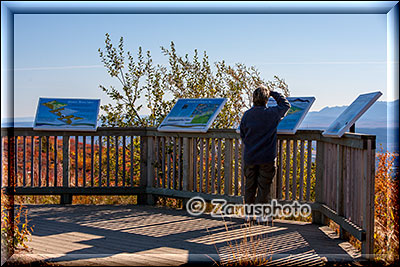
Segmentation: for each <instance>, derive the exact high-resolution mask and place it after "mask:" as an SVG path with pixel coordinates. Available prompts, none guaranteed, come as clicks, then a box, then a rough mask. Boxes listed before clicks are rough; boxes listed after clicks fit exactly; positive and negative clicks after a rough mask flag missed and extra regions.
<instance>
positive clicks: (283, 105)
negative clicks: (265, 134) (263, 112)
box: [270, 91, 290, 118]
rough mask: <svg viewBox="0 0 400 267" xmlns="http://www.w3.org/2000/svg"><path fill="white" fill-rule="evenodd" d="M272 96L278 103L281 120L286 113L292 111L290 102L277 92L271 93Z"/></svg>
mask: <svg viewBox="0 0 400 267" xmlns="http://www.w3.org/2000/svg"><path fill="white" fill-rule="evenodd" d="M270 96H272V97H273V98H274V99H275V101H276V104H277V106H276V108H277V109H278V113H279V116H280V117H281V118H283V117H285V115H286V113H287V112H288V110H289V109H290V103H289V101H288V100H287V99H286V98H285V97H284V96H283V95H282V94H280V93H278V92H276V91H270Z"/></svg>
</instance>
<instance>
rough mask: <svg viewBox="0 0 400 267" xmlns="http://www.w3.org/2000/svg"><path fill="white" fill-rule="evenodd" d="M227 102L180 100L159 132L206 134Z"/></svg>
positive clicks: (204, 99)
mask: <svg viewBox="0 0 400 267" xmlns="http://www.w3.org/2000/svg"><path fill="white" fill-rule="evenodd" d="M225 102H226V99H225V98H199V99H183V98H182V99H178V101H177V102H176V104H175V106H174V107H173V108H172V110H171V112H170V113H169V114H168V115H167V117H166V118H165V119H164V120H163V122H162V123H161V124H160V126H159V127H158V130H159V131H161V132H203V133H205V132H207V130H208V128H210V126H211V124H212V123H213V121H214V120H215V118H216V117H217V115H218V113H219V112H220V111H221V109H222V107H223V106H224V105H225Z"/></svg>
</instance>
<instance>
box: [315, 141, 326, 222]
mask: <svg viewBox="0 0 400 267" xmlns="http://www.w3.org/2000/svg"><path fill="white" fill-rule="evenodd" d="M324 152H325V144H324V142H322V141H317V155H316V163H317V169H316V174H315V176H316V177H315V178H316V179H315V202H316V203H323V199H324V198H323V195H322V194H323V193H322V192H323V185H324V169H325V157H324V154H325V153H324ZM312 222H313V223H315V224H324V223H325V216H324V215H323V214H322V213H321V212H320V211H317V210H313V211H312Z"/></svg>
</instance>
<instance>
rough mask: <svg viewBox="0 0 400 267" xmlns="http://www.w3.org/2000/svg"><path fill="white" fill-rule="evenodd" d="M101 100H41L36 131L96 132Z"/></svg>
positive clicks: (36, 118) (37, 111)
mask: <svg viewBox="0 0 400 267" xmlns="http://www.w3.org/2000/svg"><path fill="white" fill-rule="evenodd" d="M99 107H100V99H75V98H42V97H41V98H39V103H38V106H37V110H36V117H35V122H34V124H33V129H34V130H63V131H96V128H97V116H98V114H99Z"/></svg>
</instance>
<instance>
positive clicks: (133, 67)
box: [98, 33, 289, 128]
mask: <svg viewBox="0 0 400 267" xmlns="http://www.w3.org/2000/svg"><path fill="white" fill-rule="evenodd" d="M105 36H106V39H105V47H104V49H100V48H99V50H98V51H99V55H100V58H101V61H102V63H103V64H104V67H105V68H106V69H107V71H108V73H109V74H110V76H111V77H115V78H116V79H117V80H118V81H119V83H120V84H121V87H120V88H116V87H114V86H109V87H105V86H103V85H100V88H101V89H102V90H103V91H104V92H105V93H106V94H107V95H108V96H109V97H110V99H111V100H112V101H113V103H110V104H106V105H102V106H101V109H102V110H103V111H104V114H102V115H101V117H100V119H101V121H102V124H103V125H104V126H115V127H126V126H156V125H158V124H159V123H161V121H162V120H163V119H164V117H165V116H166V114H168V113H169V111H170V110H171V108H172V106H173V105H174V104H175V102H176V100H177V99H178V98H219V97H223V98H227V99H228V101H227V103H226V104H225V106H224V108H223V109H222V111H221V113H220V114H219V115H218V117H217V119H216V120H215V122H214V124H213V126H212V127H213V128H230V127H233V126H236V125H238V123H239V122H240V119H241V112H243V111H244V110H245V109H247V108H250V106H251V103H252V102H251V95H252V92H253V90H254V89H255V88H256V87H257V85H259V84H264V85H266V86H268V88H270V89H271V90H281V91H282V92H283V94H284V95H286V96H288V95H289V89H288V86H287V84H286V83H285V81H284V80H283V79H280V78H279V77H277V76H274V80H273V81H265V80H263V79H262V78H261V76H260V73H259V71H258V70H257V69H256V68H255V67H254V66H251V67H247V66H246V65H244V64H242V63H237V64H235V65H234V66H230V65H227V64H226V63H225V61H224V60H222V61H218V62H215V63H214V64H213V65H211V64H210V62H209V59H208V55H207V53H206V52H205V51H204V53H203V56H202V58H200V57H199V54H198V51H197V50H196V49H195V50H194V55H193V58H191V59H190V58H189V55H188V54H185V55H184V56H180V55H178V54H177V52H176V48H175V44H174V42H171V44H170V47H169V48H165V47H161V52H162V53H163V55H165V56H166V57H168V65H167V66H162V65H160V64H157V65H155V64H154V63H153V60H152V57H151V54H150V51H147V52H146V55H143V50H142V48H141V47H139V49H138V52H137V57H136V58H134V56H133V55H132V53H131V52H129V51H128V52H125V50H124V42H123V38H122V37H121V38H120V40H119V43H118V46H117V47H115V46H114V45H113V44H112V42H111V38H110V35H109V34H108V33H106V35H105ZM167 93H169V95H170V96H172V97H170V98H169V99H167ZM143 97H144V98H145V100H146V101H145V102H146V104H147V108H148V109H149V111H150V114H149V116H146V117H142V116H140V113H141V111H142V108H143V106H142V105H140V104H138V103H139V100H140V99H141V98H143Z"/></svg>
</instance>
